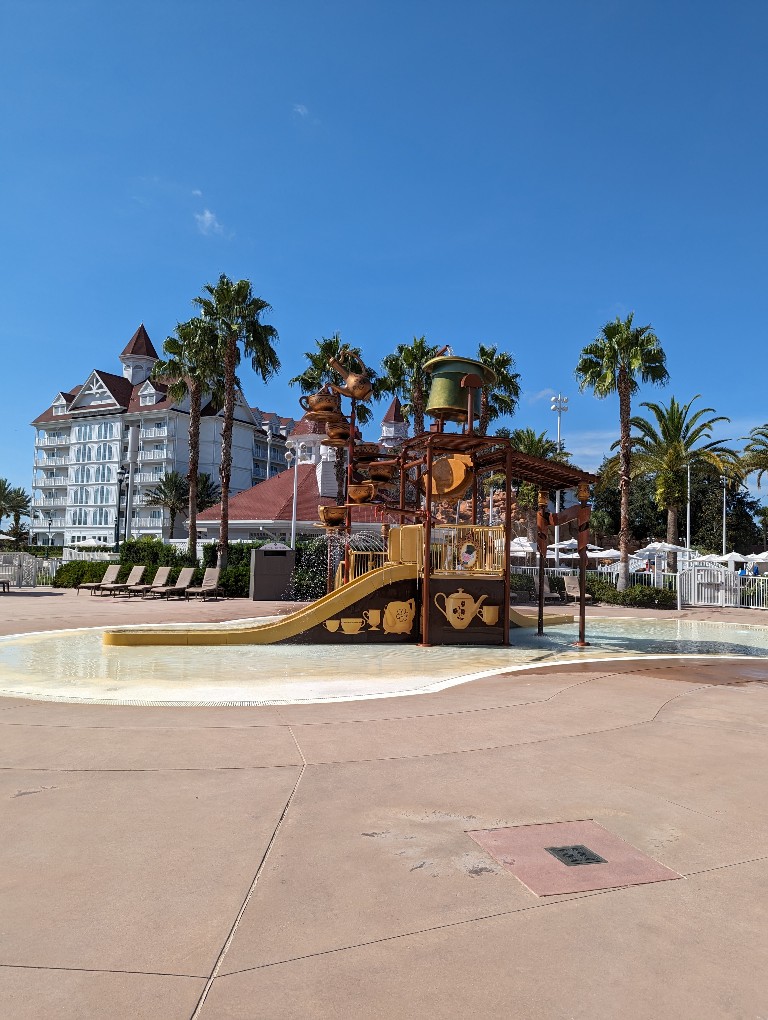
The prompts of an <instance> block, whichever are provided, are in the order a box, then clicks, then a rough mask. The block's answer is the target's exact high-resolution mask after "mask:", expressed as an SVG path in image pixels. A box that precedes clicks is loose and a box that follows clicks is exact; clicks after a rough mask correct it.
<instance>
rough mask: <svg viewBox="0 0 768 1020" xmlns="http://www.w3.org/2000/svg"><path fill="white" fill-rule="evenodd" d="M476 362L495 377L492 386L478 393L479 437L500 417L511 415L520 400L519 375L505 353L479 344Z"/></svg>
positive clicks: (510, 358)
mask: <svg viewBox="0 0 768 1020" xmlns="http://www.w3.org/2000/svg"><path fill="white" fill-rule="evenodd" d="M477 360H478V361H481V362H482V363H483V364H484V365H485V367H486V368H490V369H491V371H492V372H493V373H494V374H495V376H496V382H495V383H494V384H493V385H492V386H483V388H482V390H481V391H480V421H479V422H478V425H477V431H478V433H479V434H480V435H481V436H484V435H486V434H487V433H488V426H489V425H490V424H491V422H492V421H495V420H496V419H497V418H501V417H502V415H509V416H511V415H513V414H514V413H515V408H516V407H517V402H518V400H519V399H520V373H519V372H513V371H512V369H513V368H514V367H515V359H514V358H513V357H512V355H511V354H509V353H508V352H507V351H499V350H498V348H497V347H496V346H495V345H494V346H492V347H486V346H485V344H480V345H479V347H478V351H477Z"/></svg>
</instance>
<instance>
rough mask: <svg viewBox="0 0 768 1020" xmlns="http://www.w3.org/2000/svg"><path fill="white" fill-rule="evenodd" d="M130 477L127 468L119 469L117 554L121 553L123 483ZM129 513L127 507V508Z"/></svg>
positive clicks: (116, 520)
mask: <svg viewBox="0 0 768 1020" xmlns="http://www.w3.org/2000/svg"><path fill="white" fill-rule="evenodd" d="M127 476H128V472H127V471H126V469H125V467H124V466H123V465H122V464H121V465H120V467H119V468H118V469H117V513H116V514H115V552H116V553H119V552H120V503H121V501H122V498H123V482H124V481H125V479H126V477H127ZM126 512H127V507H126Z"/></svg>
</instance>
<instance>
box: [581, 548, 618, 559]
mask: <svg viewBox="0 0 768 1020" xmlns="http://www.w3.org/2000/svg"><path fill="white" fill-rule="evenodd" d="M587 556H589V558H590V559H591V560H620V559H621V552H620V551H619V550H618V549H591V550H588V551H587Z"/></svg>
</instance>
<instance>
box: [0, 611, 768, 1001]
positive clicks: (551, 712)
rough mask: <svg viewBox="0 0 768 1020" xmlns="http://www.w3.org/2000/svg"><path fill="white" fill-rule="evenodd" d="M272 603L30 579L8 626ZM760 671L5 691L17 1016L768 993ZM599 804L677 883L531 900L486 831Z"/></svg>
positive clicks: (7, 935) (1, 845)
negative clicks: (137, 693) (389, 685)
mask: <svg viewBox="0 0 768 1020" xmlns="http://www.w3.org/2000/svg"><path fill="white" fill-rule="evenodd" d="M283 610H284V607H281V606H274V605H270V606H268V607H266V606H256V607H254V604H252V603H247V602H238V601H223V602H219V603H204V604H197V603H195V604H192V603H190V604H187V603H170V604H169V605H168V606H166V605H165V604H163V605H162V606H160V607H158V605H157V604H156V603H155V604H153V605H151V606H147V605H146V604H144V605H143V606H142V604H141V603H140V602H133V603H128V604H127V605H126V604H125V603H124V602H123V603H120V604H118V605H117V606H114V604H113V603H112V600H107V599H96V598H91V597H90V596H85V595H81V596H80V597H79V599H78V598H76V597H75V596H74V595H73V594H72V593H68V592H65V593H54V592H44V591H42V592H37V593H35V592H31V593H28V594H27V593H23V592H16V591H14V592H13V593H12V595H11V596H10V598H9V597H8V596H1V597H0V633H24V632H31V631H36V630H43V629H56V628H57V627H72V626H94V625H100V624H102V623H103V624H105V625H106V624H109V623H116V622H118V620H119V622H125V619H126V614H127V613H131V614H133V616H132V617H131V622H137V623H138V622H147V621H149V622H151V621H154V620H158V619H163V620H192V619H195V620H206V621H210V620H220V619H234V618H242V617H245V616H250V615H259V616H261V615H267V612H276V611H283ZM597 611H598V612H599V613H600V615H613V613H616V614H617V615H622V612H621V611H615V610H614V611H613V613H609V611H608V610H603V608H602V607H600V610H597ZM591 612H595V610H591ZM160 614H162V616H161V615H160ZM707 614H710V615H711V617H712V618H714V619H717V620H718V621H729V622H739V621H743V622H749V623H753V624H754V623H758V624H759V623H762V622H763V621H762V615H761V614H759V613H755V612H752V613H749V612H740V611H737V610H732V611H718V610H715V611H702V613H701V614H699V615H701V616H706V615H707ZM642 615H643V616H652V615H654V614H653V613H651V612H648V611H643V613H642ZM659 615H669V614H659ZM686 615H687V616H689V615H691V614H686ZM766 622H767V623H768V620H767V621H766ZM766 678H768V671H767V670H766V660H765V659H760V658H756V659H755V660H754V661H752V662H744V661H739V662H735V661H734V662H727V661H725V660H720V659H717V660H707V659H704V658H702V659H699V660H687V661H685V662H684V663H683V662H679V661H675V660H674V659H668V660H663V661H659V660H653V661H649V662H647V663H642V662H637V661H628V662H626V663H616V662H611V663H606V664H604V665H603V666H601V665H600V664H599V663H598V664H583V665H568V666H560V667H552V668H550V669H548V670H546V671H543V670H528V671H523V672H516V673H511V674H507V675H503V674H502V675H499V676H495V677H489V678H486V679H483V680H478V681H475V682H473V683H471V684H466V685H463V686H460V687H453V688H450V689H448V690H445V691H441V692H439V693H433V694H426V695H422V696H419V697H411V698H407V699H398V698H389V699H381V700H377V701H367V702H346V703H339V704H328V705H301V706H288V707H285V706H280V707H275V706H272V707H264V708H258V707H249V708H229V709H228V708H140V707H119V706H99V705H67V704H52V703H46V702H41V701H29V700H24V699H0V736H1V739H0V787H1V792H0V804H2V808H0V826H1V827H2V829H1V831H2V832H3V834H4V835H3V839H2V841H0V1017H3V1018H4V1020H31V1018H35V1020H38V1018H46V1020H47V1018H56V1020H59V1018H61V1020H75V1018H77V1020H82V1018H90V1017H94V1018H102V1017H103V1018H110V1020H111V1018H123V1017H126V1018H128V1017H130V1018H138V1020H145V1018H146V1020H149V1018H152V1020H158V1018H161V1020H166V1018H167V1020H181V1018H185V1020H189V1018H192V1017H200V1018H202V1020H234V1018H238V1020H239V1018H243V1020H244V1018H248V1020H252V1018H269V1020H272V1018H275V1020H282V1018H295V1017H307V1018H312V1020H314V1018H317V1020H326V1018H327V1020H330V1018H341V1017H344V1018H348V1017H361V1018H368V1017H370V1018H379V1017H382V1018H383V1017H388V1018H391V1017H398V1018H416V1017H420V1018H453V1017H462V1016H464V1015H466V1014H467V1013H472V1014H474V1015H476V1016H483V1017H484V1016H491V1015H502V1016H509V1017H515V1018H524V1020H527V1018H547V1020H549V1018H564V1020H565V1018H571V1017H578V1018H580V1020H581V1018H584V1020H586V1018H590V1020H595V1018H597V1020H613V1018H618V1017H621V1018H622V1020H625V1018H627V1020H641V1018H642V1020H646V1018H648V1020H650V1018H654V1020H656V1018H659V1017H666V1016H679V1017H683V1018H688V1017H691V1018H693V1017H696V1018H721V1017H727V1018H739V1020H743V1018H759V1017H768V982H767V981H766V978H765V974H766V973H768V935H767V934H766V907H765V904H766V902H768V850H766V845H768V844H767V839H768V816H767V814H766V800H767V798H766V794H765V776H766V766H768V750H767V748H766V735H767V734H768V688H767V686H766V683H765V680H766ZM580 819H593V820H594V821H596V822H598V823H600V825H602V826H603V827H604V828H606V829H608V830H609V831H610V832H611V833H613V834H614V835H615V836H618V837H620V838H621V839H623V840H625V841H626V842H627V843H629V844H631V845H632V846H633V847H635V848H637V849H638V850H639V851H641V852H642V853H644V854H646V855H648V856H649V857H650V858H652V859H653V860H656V861H658V862H659V863H661V864H663V865H665V866H666V867H667V868H670V869H672V870H673V871H674V872H677V873H678V874H679V875H681V876H682V878H681V879H679V880H675V881H664V882H658V883H652V884H645V885H635V886H628V887H620V888H614V889H610V890H606V891H601V892H591V893H572V894H569V893H564V894H560V895H556V896H547V897H537V896H536V895H534V894H533V893H532V892H531V891H530V890H529V889H527V888H526V887H525V886H524V885H523V884H522V883H521V882H519V881H518V880H517V879H516V878H515V877H514V876H513V875H512V874H510V873H509V871H508V870H506V869H505V868H504V867H502V866H501V865H500V864H499V863H498V862H497V861H496V860H494V858H493V857H491V856H490V855H489V854H487V853H486V852H485V851H483V850H482V849H481V847H479V846H478V845H477V844H476V843H475V842H474V841H473V840H472V839H471V838H470V837H469V836H468V835H467V832H468V831H470V830H477V829H491V828H501V827H508V826H522V825H530V824H534V823H536V824H538V823H542V822H559V821H574V820H580Z"/></svg>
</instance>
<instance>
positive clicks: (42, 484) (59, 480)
mask: <svg viewBox="0 0 768 1020" xmlns="http://www.w3.org/2000/svg"><path fill="white" fill-rule="evenodd" d="M66 484H67V476H66V475H53V476H52V477H50V478H42V477H41V478H35V480H34V481H33V482H32V485H33V487H34V488H35V489H42V488H49V487H50V486H52V485H54V486H55V485H66Z"/></svg>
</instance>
